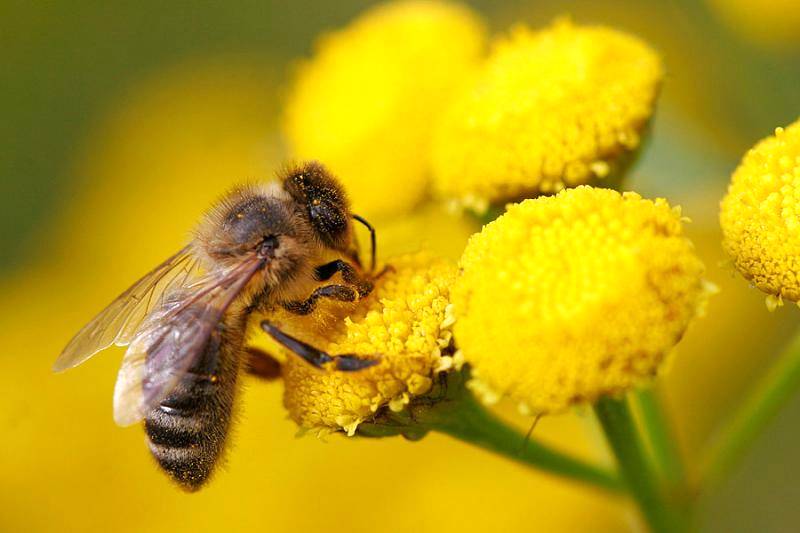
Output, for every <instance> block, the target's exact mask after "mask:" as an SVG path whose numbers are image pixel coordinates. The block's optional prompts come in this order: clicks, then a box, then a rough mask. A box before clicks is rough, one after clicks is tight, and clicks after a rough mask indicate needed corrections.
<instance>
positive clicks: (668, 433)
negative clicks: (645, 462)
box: [634, 385, 687, 499]
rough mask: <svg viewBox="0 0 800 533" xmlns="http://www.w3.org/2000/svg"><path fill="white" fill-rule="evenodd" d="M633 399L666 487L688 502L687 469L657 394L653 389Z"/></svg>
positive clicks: (644, 391) (676, 496)
mask: <svg viewBox="0 0 800 533" xmlns="http://www.w3.org/2000/svg"><path fill="white" fill-rule="evenodd" d="M634 398H635V405H636V408H637V411H638V414H639V418H640V420H641V423H642V429H643V432H644V434H645V435H646V436H647V440H648V444H649V447H650V452H651V455H652V458H653V463H654V466H655V468H656V469H657V471H658V473H659V475H660V476H661V478H662V480H663V484H664V485H665V487H666V488H667V490H668V491H669V492H670V494H671V495H672V496H673V497H674V498H675V499H686V497H687V491H686V489H685V487H686V469H685V467H684V464H683V460H682V458H681V454H680V451H679V450H678V443H677V441H676V440H675V436H674V432H673V429H672V424H671V423H670V421H669V420H668V418H667V414H666V413H665V412H664V406H663V404H662V401H661V398H660V397H659V394H658V390H656V388H655V385H653V386H651V387H648V388H644V389H641V390H639V391H637V392H636V394H635V397H634Z"/></svg>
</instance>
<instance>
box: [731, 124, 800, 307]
mask: <svg viewBox="0 0 800 533" xmlns="http://www.w3.org/2000/svg"><path fill="white" fill-rule="evenodd" d="M720 223H721V225H722V232H723V240H722V244H723V246H724V247H725V250H726V251H727V252H728V254H730V255H731V257H733V260H734V263H735V264H736V268H737V269H739V272H741V273H742V275H743V276H744V277H745V278H747V279H748V280H750V281H752V282H753V283H754V284H755V285H756V287H758V288H759V289H761V290H762V291H764V292H766V293H767V294H769V295H772V296H773V300H772V301H773V302H777V301H779V300H780V299H781V298H788V299H789V300H791V301H793V302H797V301H800V121H797V122H795V123H794V124H792V125H791V126H789V127H787V128H786V129H783V128H778V129H777V130H775V135H772V136H771V137H767V138H766V139H764V140H762V141H761V142H760V143H758V144H757V145H756V146H755V147H754V148H753V149H751V150H750V151H749V152H748V153H747V155H745V156H744V159H742V162H741V163H740V164H739V167H738V168H737V169H736V171H735V172H734V173H733V178H732V179H731V184H730V187H729V188H728V194H727V195H726V196H725V198H724V199H723V200H722V206H721V212H720Z"/></svg>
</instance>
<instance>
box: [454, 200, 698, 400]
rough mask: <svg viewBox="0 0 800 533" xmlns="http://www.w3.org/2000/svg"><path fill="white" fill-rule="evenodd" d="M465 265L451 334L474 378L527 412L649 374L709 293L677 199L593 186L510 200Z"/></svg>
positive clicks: (489, 394)
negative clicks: (675, 203) (516, 201)
mask: <svg viewBox="0 0 800 533" xmlns="http://www.w3.org/2000/svg"><path fill="white" fill-rule="evenodd" d="M460 267H461V269H460V275H459V277H458V279H457V281H456V283H455V285H454V287H453V290H452V294H451V296H452V301H453V305H454V310H455V316H456V324H455V327H454V335H455V339H456V343H457V345H458V347H459V349H460V350H461V351H462V354H463V357H464V360H465V361H466V362H467V363H469V364H470V365H471V367H472V369H473V376H474V381H473V383H471V387H472V388H473V390H475V391H476V392H478V393H480V394H481V395H482V396H483V398H484V400H485V401H487V402H489V403H491V402H492V401H496V400H497V399H499V398H500V397H501V396H509V397H510V398H512V399H513V400H516V402H518V405H519V407H520V409H521V410H522V411H523V412H526V413H537V414H538V413H549V412H557V411H560V410H563V409H565V408H566V407H568V406H570V405H572V404H574V403H577V402H582V401H592V400H594V399H596V398H597V397H598V396H600V395H606V394H615V393H619V392H622V391H625V390H626V389H628V388H630V387H631V386H633V385H635V384H637V383H638V382H640V381H642V380H644V379H646V378H649V377H651V376H653V375H655V374H656V372H657V370H658V368H659V364H660V363H661V361H662V360H663V358H664V356H665V355H666V354H667V352H669V350H670V349H671V348H672V347H673V346H674V345H675V343H677V342H678V340H680V338H681V336H682V335H683V333H684V331H685V329H686V327H687V326H688V324H689V322H690V321H691V319H692V318H693V317H694V316H695V315H696V314H697V312H698V310H699V309H700V307H701V304H702V303H703V301H704V295H705V291H704V290H703V288H704V284H703V280H702V274H703V264H702V263H701V261H700V260H699V259H698V258H697V256H696V255H695V253H694V250H693V247H692V244H691V243H690V242H689V241H688V240H687V239H686V238H685V237H684V236H683V234H682V226H681V216H680V210H679V209H677V208H670V206H669V205H668V204H667V202H666V201H665V200H663V199H658V200H655V201H651V200H645V199H642V198H641V197H640V196H639V195H637V194H635V193H625V194H620V193H618V192H616V191H613V190H609V189H594V188H591V187H588V186H581V187H578V188H576V189H567V190H565V191H562V192H561V193H559V194H558V195H556V196H548V197H541V198H538V199H535V200H526V201H524V202H522V203H520V204H515V205H512V206H510V207H509V209H508V211H507V212H506V214H504V215H503V216H501V217H500V218H499V219H497V220H496V221H494V222H492V223H490V224H488V225H487V226H485V227H484V229H483V231H482V232H481V233H479V234H476V235H475V236H473V237H472V239H471V240H470V242H469V244H468V245H467V248H466V250H465V251H464V255H463V257H462V258H461V261H460Z"/></svg>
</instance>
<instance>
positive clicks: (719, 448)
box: [703, 329, 800, 490]
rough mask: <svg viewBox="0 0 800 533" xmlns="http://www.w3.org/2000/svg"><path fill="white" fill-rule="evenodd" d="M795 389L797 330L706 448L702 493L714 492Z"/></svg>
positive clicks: (798, 384) (799, 351)
mask: <svg viewBox="0 0 800 533" xmlns="http://www.w3.org/2000/svg"><path fill="white" fill-rule="evenodd" d="M798 388H800V329H798V331H797V333H795V336H794V338H793V339H792V340H791V341H790V342H789V345H788V346H787V347H786V349H785V350H784V351H783V353H782V354H781V355H780V357H779V358H778V361H777V362H776V363H775V364H774V366H773V367H772V368H771V369H770V370H769V371H768V372H767V373H766V374H765V375H764V376H763V377H762V378H761V379H760V380H759V382H758V383H757V384H756V385H755V387H754V388H753V389H752V391H751V392H750V394H749V395H748V396H747V398H745V400H744V402H743V403H742V405H741V407H739V409H738V410H737V411H736V412H735V413H734V415H733V416H732V417H731V418H730V419H729V421H728V423H727V425H725V426H724V427H723V428H722V429H721V430H720V431H719V432H718V433H717V436H716V438H715V439H714V440H713V441H712V443H711V445H710V446H709V447H708V452H707V453H706V455H705V457H706V459H705V461H704V464H705V465H706V466H705V469H704V470H705V473H704V476H703V481H704V490H707V489H709V488H713V487H714V486H716V485H718V484H719V483H720V482H721V481H722V480H723V479H725V477H726V476H727V475H728V474H729V473H730V471H731V470H732V468H733V467H734V466H735V465H736V463H737V462H738V461H739V459H741V458H742V456H743V455H744V453H745V452H746V451H747V449H748V448H749V447H750V445H751V444H752V443H753V442H754V441H755V440H756V438H757V437H758V435H759V434H760V433H761V432H762V431H763V430H764V428H765V427H766V426H767V425H768V424H769V423H770V421H772V419H773V418H775V416H776V415H777V414H778V412H779V411H780V409H781V407H783V405H784V404H786V402H787V401H788V400H789V398H791V397H792V395H793V394H794V393H795V392H796V391H797V389H798Z"/></svg>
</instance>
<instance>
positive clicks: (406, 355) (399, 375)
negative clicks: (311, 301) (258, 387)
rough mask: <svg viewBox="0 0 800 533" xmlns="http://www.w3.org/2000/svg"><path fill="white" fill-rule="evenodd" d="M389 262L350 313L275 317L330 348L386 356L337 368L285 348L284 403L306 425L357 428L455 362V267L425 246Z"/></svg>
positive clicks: (260, 342)
mask: <svg viewBox="0 0 800 533" xmlns="http://www.w3.org/2000/svg"><path fill="white" fill-rule="evenodd" d="M389 263H390V264H391V268H390V270H388V271H387V272H386V273H385V274H384V275H383V276H382V277H381V278H380V279H379V280H378V282H377V286H376V288H375V290H374V291H373V292H372V293H371V294H370V295H369V296H368V297H367V298H365V299H364V300H363V301H361V302H360V303H359V305H358V307H357V308H356V309H355V310H350V312H349V314H348V316H347V317H346V318H344V320H341V319H339V320H329V319H326V318H324V317H320V316H311V317H307V318H302V317H296V316H293V315H278V316H271V317H270V320H271V321H273V322H275V323H276V324H278V325H279V326H280V328H281V329H282V330H283V331H285V332H286V333H289V334H290V335H294V336H296V337H298V338H300V339H302V340H303V341H305V342H307V343H309V344H311V345H313V346H315V347H317V348H320V349H322V350H324V351H326V352H328V353H329V354H331V355H340V354H356V355H360V356H363V357H365V358H378V359H380V362H379V363H378V364H377V365H375V366H373V367H370V368H367V369H365V370H360V371H358V372H338V371H334V370H333V369H325V370H319V369H316V368H314V367H312V366H311V365H309V364H308V363H306V362H305V361H303V360H301V359H300V358H298V357H296V356H294V355H292V354H286V353H284V354H283V357H282V359H283V378H284V382H285V386H286V389H285V395H284V403H285V405H286V407H287V409H288V410H289V415H290V416H291V418H292V419H293V420H294V421H295V422H297V423H298V424H299V425H300V426H301V427H302V428H306V429H315V430H319V431H330V430H337V429H340V428H341V429H344V430H345V431H346V432H347V433H348V434H350V435H352V434H353V433H354V432H355V430H356V428H357V426H358V424H359V423H360V422H362V421H364V420H366V419H368V418H370V417H371V416H372V415H374V414H375V413H376V411H377V410H378V409H379V408H380V407H382V406H385V405H388V406H389V408H391V409H392V410H395V411H399V410H401V409H402V408H403V407H404V406H405V405H406V404H407V403H408V402H409V401H410V400H411V398H412V397H414V396H418V395H421V394H424V393H426V392H428V391H429V390H430V388H431V386H432V384H433V375H434V372H435V371H436V370H443V369H447V368H450V367H451V366H453V361H452V357H451V356H450V355H448V351H447V350H445V349H446V348H448V346H449V345H450V342H451V338H452V333H451V331H450V327H451V326H452V322H453V320H452V315H451V313H450V307H449V288H450V285H451V284H452V282H453V279H454V277H455V267H454V266H453V265H452V264H451V263H449V262H447V261H445V260H442V259H434V258H432V257H431V256H429V255H427V254H424V253H417V254H412V255H405V256H401V257H399V258H397V259H393V260H390V261H389ZM329 311H330V310H329ZM334 312H335V311H334ZM258 320H260V317H257V318H256V321H258ZM252 344H255V345H258V346H260V347H261V348H262V349H263V348H266V349H267V350H268V351H270V352H272V351H273V350H274V349H275V348H274V345H271V344H270V342H269V341H267V342H265V340H264V338H263V335H260V336H258V338H257V339H256V340H254V342H251V345H252ZM442 350H445V353H444V354H443V353H442Z"/></svg>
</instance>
